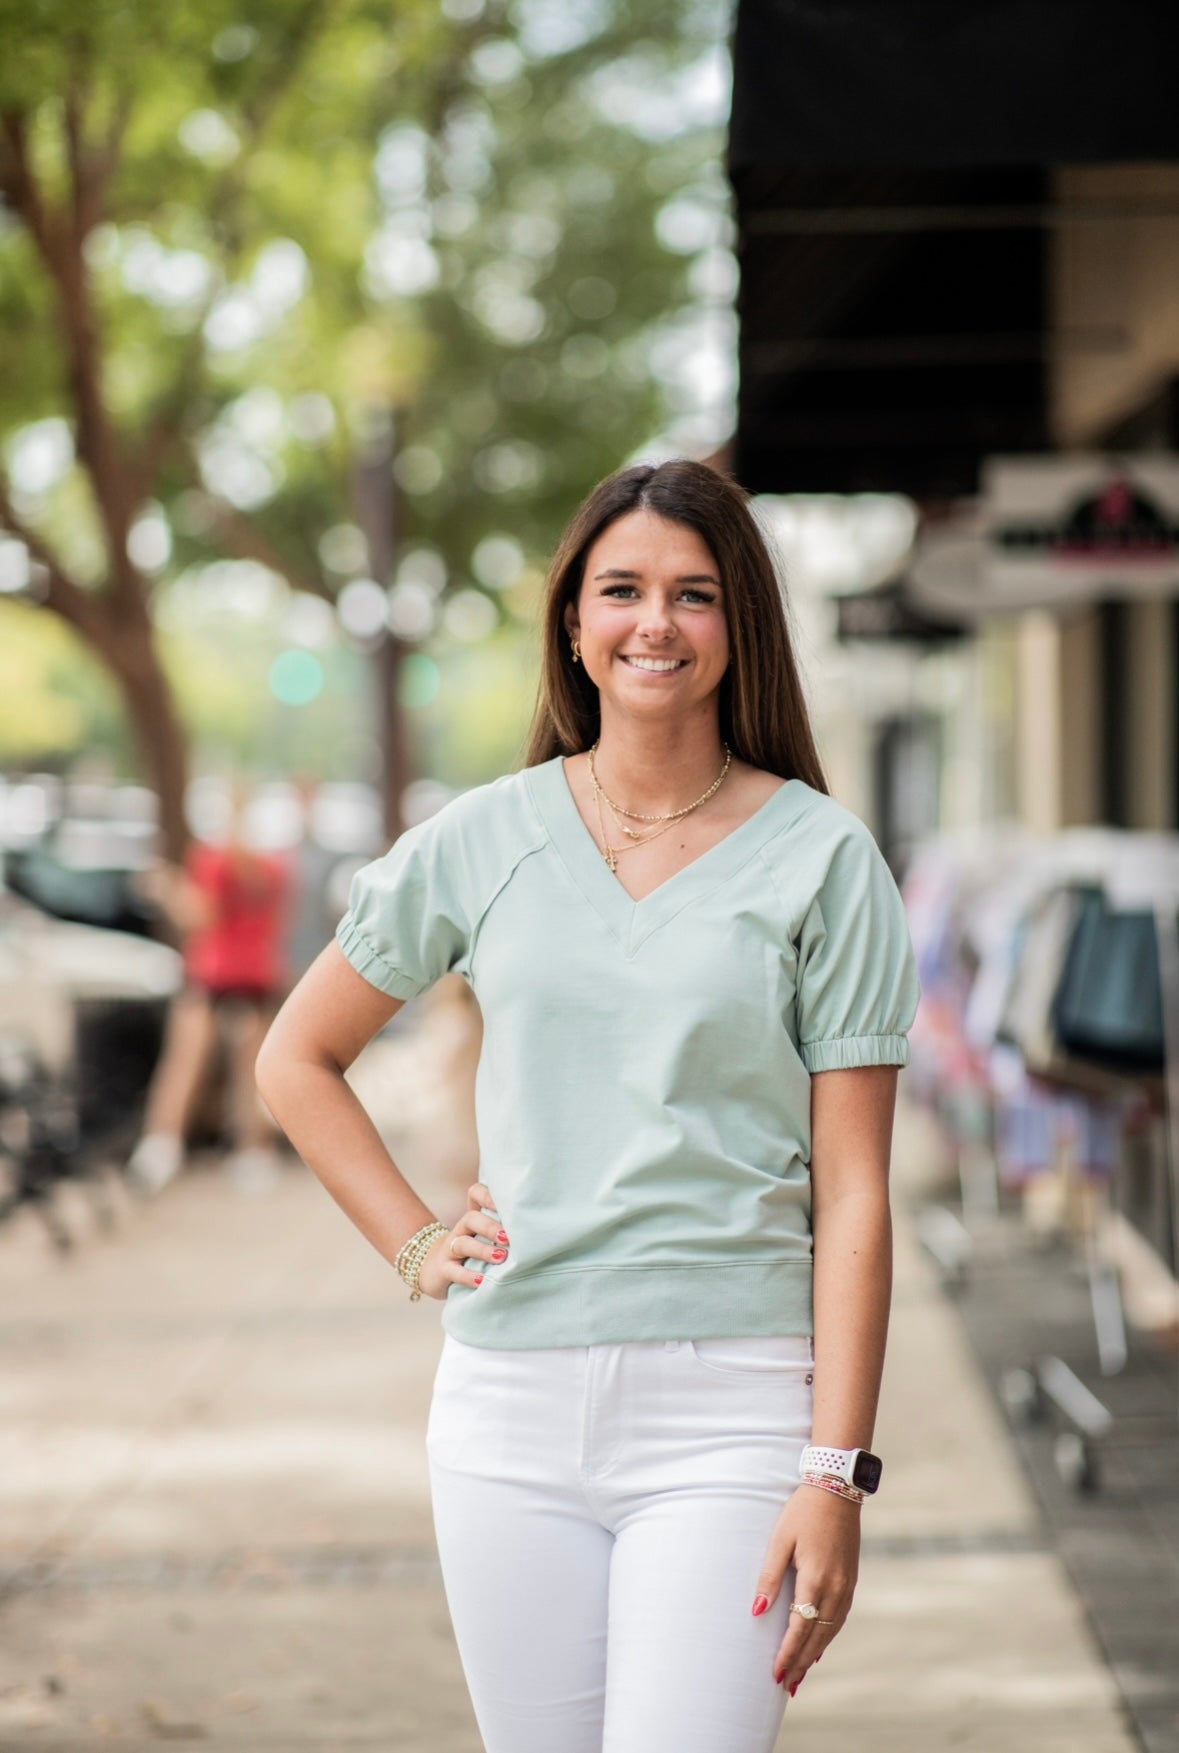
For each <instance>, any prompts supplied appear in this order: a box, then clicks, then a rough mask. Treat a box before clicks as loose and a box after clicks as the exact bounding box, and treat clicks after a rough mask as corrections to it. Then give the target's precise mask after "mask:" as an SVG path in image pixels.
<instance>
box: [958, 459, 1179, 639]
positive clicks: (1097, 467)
mask: <svg viewBox="0 0 1179 1753" xmlns="http://www.w3.org/2000/svg"><path fill="white" fill-rule="evenodd" d="M982 488H983V495H982V496H983V533H984V540H985V547H986V555H985V562H984V567H985V574H986V595H987V596H988V598H990V599H991V600H997V601H1010V602H1020V601H1023V600H1034V601H1035V602H1037V603H1041V604H1043V603H1050V602H1052V601H1054V600H1056V599H1057V598H1060V599H1062V600H1064V601H1069V600H1075V599H1076V598H1077V597H1088V598H1094V597H1100V596H1149V595H1152V594H1167V595H1170V594H1171V593H1173V592H1176V591H1179V457H1175V456H1171V455H1167V454H1155V455H1141V456H1078V457H992V458H990V459H989V460H988V461H987V462H986V463H985V464H984V467H983V476H982Z"/></svg>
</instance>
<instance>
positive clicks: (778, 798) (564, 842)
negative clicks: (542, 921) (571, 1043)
mask: <svg viewBox="0 0 1179 1753" xmlns="http://www.w3.org/2000/svg"><path fill="white" fill-rule="evenodd" d="M525 775H526V778H527V781H528V785H529V789H530V790H531V792H532V796H533V800H534V802H535V804H536V806H537V809H538V810H539V811H540V814H541V816H542V818H543V820H544V823H545V826H546V827H547V828H548V831H549V834H550V836H551V839H552V842H553V845H554V847H555V848H556V850H557V852H558V853H559V854H560V857H561V859H562V861H563V863H564V864H565V866H566V868H567V870H568V871H569V874H570V876H571V877H572V878H573V881H574V882H575V883H576V884H577V887H578V888H579V889H580V890H581V892H582V894H583V895H584V896H585V899H586V900H587V901H588V902H589V904H590V906H591V907H593V909H594V910H595V912H596V913H598V914H599V915H600V917H601V918H602V920H603V922H604V923H605V924H606V925H607V926H608V927H609V928H610V930H611V931H612V932H613V933H614V935H615V936H616V937H617V938H618V940H619V942H620V943H621V944H622V946H623V948H624V949H626V950H627V952H628V953H630V952H633V951H634V950H637V949H638V947H639V945H640V944H641V943H643V942H644V940H645V939H646V938H648V937H650V935H651V933H652V932H653V931H656V930H658V928H659V927H660V926H661V925H666V924H667V922H668V920H669V919H672V918H673V917H674V916H675V914H677V913H679V912H680V911H681V909H682V908H684V907H686V906H687V905H688V904H689V902H691V901H694V900H697V899H698V898H699V897H700V896H702V895H705V894H709V893H711V891H712V890H713V889H716V888H719V887H720V886H721V884H722V883H725V882H727V881H728V879H729V878H730V877H731V876H734V875H735V874H736V872H737V871H738V870H740V868H741V866H742V865H744V864H746V863H748V861H749V859H750V858H752V857H753V856H754V855H755V854H756V853H757V852H758V851H760V849H761V848H762V846H764V845H765V843H766V841H767V840H768V839H769V838H770V837H771V835H773V834H776V833H777V832H778V831H779V830H780V829H781V828H782V827H784V826H785V824H786V823H787V822H788V821H790V819H791V818H792V817H793V816H794V815H796V814H797V813H798V811H799V809H801V807H802V805H803V804H804V803H805V801H806V798H807V796H808V787H807V786H806V785H804V784H803V782H802V781H801V780H800V779H788V780H786V781H785V783H784V784H782V785H780V786H779V787H778V789H777V791H775V792H772V793H771V795H770V796H769V797H767V798H766V800H765V802H764V803H762V804H759V806H758V808H757V809H755V810H754V812H753V814H752V815H750V816H746V818H745V820H744V821H743V822H741V823H739V824H738V826H737V827H735V828H732V829H730V831H729V832H728V833H727V834H726V835H725V836H724V838H723V839H722V840H718V841H717V842H716V844H715V845H714V846H710V847H709V848H708V850H707V851H706V852H701V853H699V854H698V856H697V857H695V858H694V859H692V861H691V863H690V864H685V865H684V866H683V868H682V869H681V870H677V871H675V872H674V873H673V875H671V876H669V877H666V878H665V879H664V881H663V882H661V883H660V884H659V886H658V888H654V889H652V890H651V891H650V893H649V894H646V895H644V896H643V897H642V899H641V900H639V901H636V900H634V899H633V897H632V896H630V895H629V894H628V893H627V891H626V890H625V889H624V888H623V886H622V884H621V883H620V882H619V880H618V878H617V877H616V876H615V875H614V873H613V871H611V869H610V867H609V865H608V864H607V863H606V860H605V859H604V858H603V856H602V854H601V851H600V850H599V848H598V844H597V841H596V840H595V839H594V837H593V835H592V834H591V833H590V831H589V829H588V828H587V827H586V825H585V822H584V821H583V820H582V816H581V811H580V810H579V809H578V807H577V801H576V799H575V798H574V796H573V792H572V790H571V789H570V786H569V780H568V777H567V776H566V773H565V759H564V756H562V755H554V756H553V758H552V760H550V761H542V762H541V763H540V764H539V765H538V766H536V767H528V768H525Z"/></svg>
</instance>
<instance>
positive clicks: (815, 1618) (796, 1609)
mask: <svg viewBox="0 0 1179 1753" xmlns="http://www.w3.org/2000/svg"><path fill="white" fill-rule="evenodd" d="M790 1611H791V1612H792V1613H797V1614H798V1616H799V1618H800V1619H805V1620H806V1621H807V1623H808V1624H810V1625H834V1624H835V1621H834V1619H820V1618H819V1609H818V1608H817V1607H816V1606H815V1604H814V1602H813V1601H791V1603H790Z"/></svg>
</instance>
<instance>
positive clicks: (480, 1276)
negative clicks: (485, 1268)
mask: <svg viewBox="0 0 1179 1753" xmlns="http://www.w3.org/2000/svg"><path fill="white" fill-rule="evenodd" d="M475 1283H476V1284H482V1283H483V1274H482V1273H481V1272H477V1273H476V1274H475Z"/></svg>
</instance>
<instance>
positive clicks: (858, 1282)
mask: <svg viewBox="0 0 1179 1753" xmlns="http://www.w3.org/2000/svg"><path fill="white" fill-rule="evenodd" d="M813 1225H814V1310H815V1399H814V1428H813V1434H812V1438H811V1440H812V1442H814V1443H816V1444H818V1445H821V1446H823V1447H830V1448H838V1449H855V1448H860V1449H869V1448H871V1446H872V1432H873V1429H874V1427H875V1423H876V1408H877V1404H878V1402H879V1398H880V1380H881V1376H882V1375H883V1372H884V1347H885V1341H886V1339H887V1336H888V1314H889V1305H890V1302H891V1299H892V1217H891V1213H890V1211H889V1205H888V1194H887V1191H886V1190H885V1189H883V1188H872V1189H871V1190H869V1191H866V1192H864V1193H854V1194H846V1195H844V1196H843V1197H841V1198H839V1199H834V1200H831V1201H830V1202H829V1203H826V1204H824V1205H822V1206H820V1207H819V1208H818V1209H816V1211H815V1212H814V1214H813Z"/></svg>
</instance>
